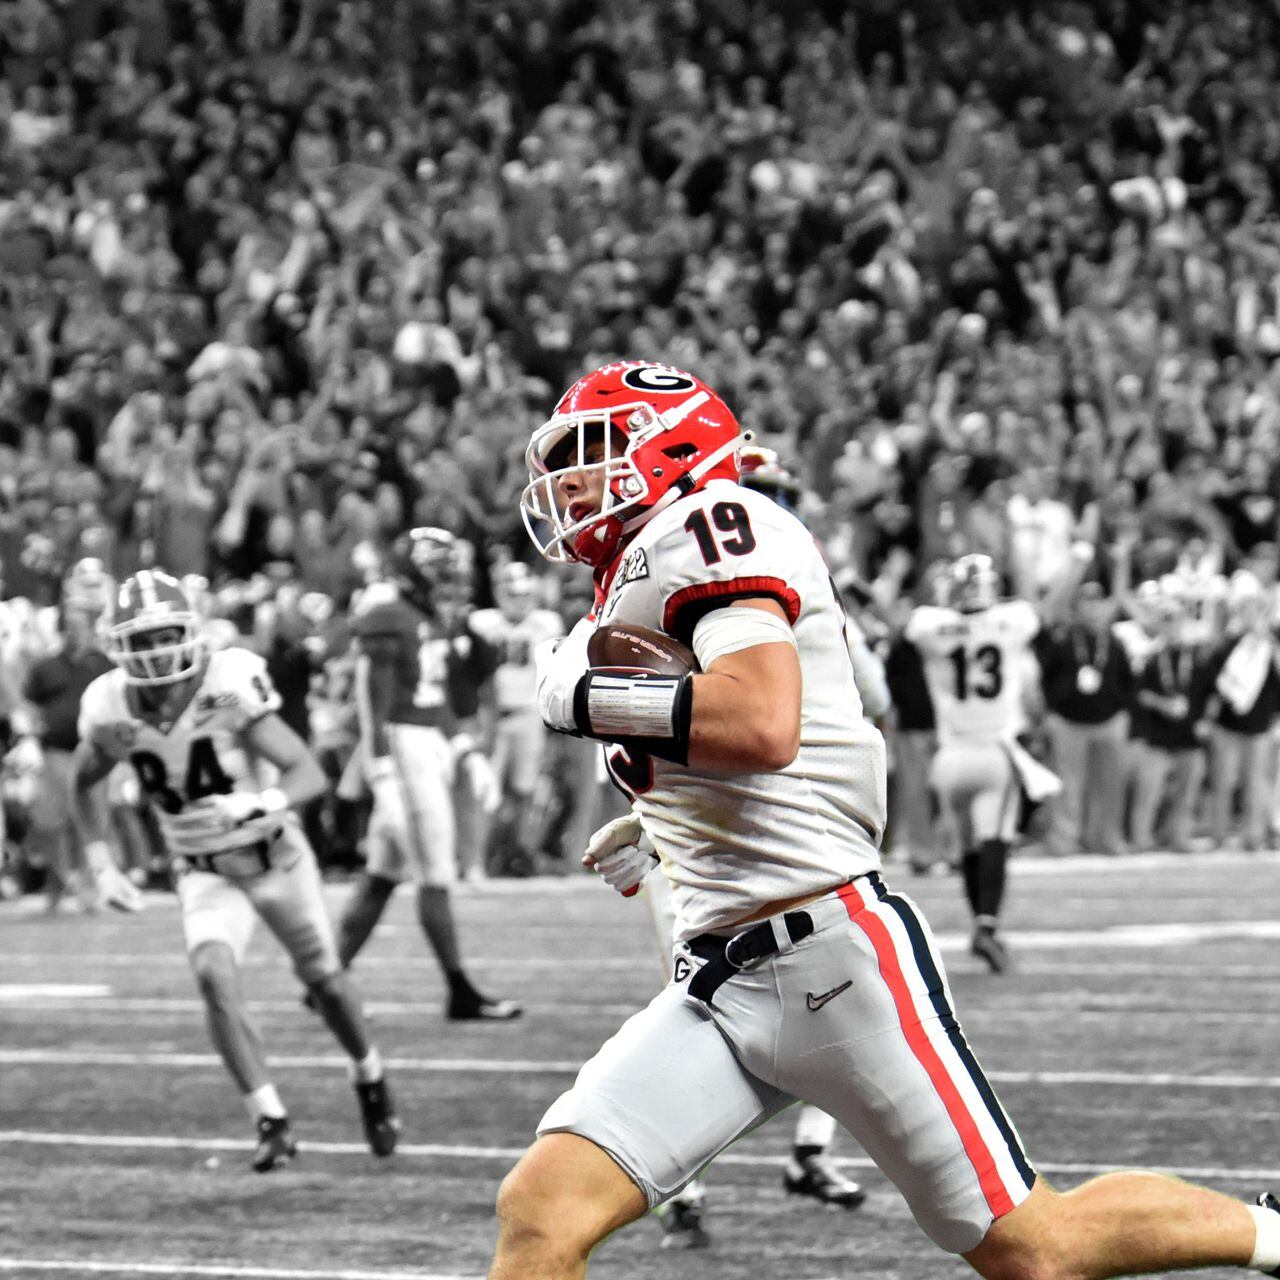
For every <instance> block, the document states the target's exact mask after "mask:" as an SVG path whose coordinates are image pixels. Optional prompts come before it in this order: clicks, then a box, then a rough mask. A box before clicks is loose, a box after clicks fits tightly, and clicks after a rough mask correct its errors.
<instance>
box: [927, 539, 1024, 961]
mask: <svg viewBox="0 0 1280 1280" xmlns="http://www.w3.org/2000/svg"><path fill="white" fill-rule="evenodd" d="M946 598H947V603H946V604H944V605H920V606H918V607H917V608H916V609H915V610H914V611H913V612H912V614H911V618H910V620H909V622H908V623H907V631H906V635H907V639H908V640H910V641H911V642H912V643H913V644H914V645H916V647H917V648H918V649H919V650H920V652H921V654H922V655H923V657H924V662H925V677H926V679H927V680H928V683H929V695H930V697H931V698H932V700H933V705H934V709H935V713H936V717H937V727H938V750H937V754H936V755H935V756H934V757H933V762H932V764H931V766H930V770H929V783H930V786H932V787H933V789H934V791H935V792H936V793H937V795H938V798H939V802H940V803H941V804H942V805H943V806H944V807H945V808H947V809H949V810H950V811H951V814H952V815H953V818H954V821H955V824H956V827H957V830H958V832H959V838H960V849H961V855H960V857H961V872H962V875H963V878H964V887H965V896H966V898H967V899H968V903H969V909H970V910H971V911H972V913H973V936H972V939H971V942H970V949H971V950H972V952H973V954H974V955H976V956H980V957H981V958H982V959H983V960H984V961H985V962H986V963H987V965H988V966H989V967H990V968H991V969H992V971H993V972H996V973H999V972H1001V971H1003V970H1004V969H1005V968H1007V967H1008V963H1009V957H1008V952H1007V950H1006V948H1005V945H1004V942H1003V940H1002V939H1001V938H1000V937H999V934H998V932H997V928H998V923H999V917H1000V907H1001V904H1002V902H1003V900H1004V887H1005V864H1006V863H1007V861H1008V857H1009V848H1010V845H1011V844H1012V842H1013V838H1014V836H1015V834H1016V833H1017V830H1018V822H1019V812H1020V806H1021V797H1020V782H1019V773H1018V770H1017V769H1016V768H1015V756H1016V755H1017V752H1016V751H1015V748H1016V747H1017V741H1016V740H1017V736H1018V734H1019V733H1020V732H1021V731H1022V729H1023V727H1024V724H1025V711H1024V695H1025V689H1024V685H1025V681H1026V679H1027V676H1028V672H1029V669H1030V661H1029V659H1030V646H1031V641H1032V640H1033V639H1034V638H1035V636H1036V633H1037V632H1038V631H1039V630H1040V619H1039V616H1038V615H1037V613H1036V610H1035V609H1034V608H1033V607H1032V606H1031V605H1030V604H1029V603H1027V601H1025V600H1001V599H1000V577H999V574H997V572H996V569H995V566H994V565H993V564H992V562H991V559H990V557H989V556H985V555H966V556H961V557H960V558H959V559H958V560H957V561H955V563H954V564H953V565H952V566H951V570H950V573H949V575H948V587H947V595H946ZM1021 755H1022V756H1023V757H1025V752H1024V753H1021ZM1031 763H1034V762H1031ZM1019 764H1022V765H1025V761H1023V760H1022V759H1021V758H1020V759H1019ZM1047 772H1048V771H1047V770H1045V771H1044V773H1046V774H1047Z"/></svg>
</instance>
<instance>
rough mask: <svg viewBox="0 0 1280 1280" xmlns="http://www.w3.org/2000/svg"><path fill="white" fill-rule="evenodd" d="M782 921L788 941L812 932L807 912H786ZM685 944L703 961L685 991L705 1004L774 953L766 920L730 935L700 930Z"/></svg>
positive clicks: (775, 945) (774, 943)
mask: <svg viewBox="0 0 1280 1280" xmlns="http://www.w3.org/2000/svg"><path fill="white" fill-rule="evenodd" d="M782 923H783V924H784V925H785V926H786V930H787V936H788V937H789V938H790V939H791V941H792V942H800V941H801V940H802V939H804V938H807V937H808V936H809V935H810V934H811V933H812V932H813V917H812V916H811V915H810V914H809V913H808V912H807V911H788V912H787V914H786V915H784V916H783V917H782ZM686 945H687V946H688V948H689V950H690V951H692V952H693V954H694V955H695V956H697V957H698V959H699V960H703V961H705V962H706V963H704V964H703V966H702V968H700V969H699V970H698V972H697V973H695V974H694V975H693V977H692V978H691V979H690V980H689V994H690V995H691V996H696V997H697V998H698V999H699V1000H702V1001H704V1002H705V1003H706V1004H710V1003H711V997H712V996H713V995H715V993H716V992H717V991H718V990H719V988H720V987H721V986H723V985H724V983H726V982H728V980H729V979H730V978H732V977H733V975H734V974H735V973H738V972H740V971H741V970H743V969H745V968H746V967H747V966H748V965H752V964H757V963H759V961H761V960H767V959H768V958H769V957H770V956H772V955H776V954H777V952H778V939H777V938H776V937H775V936H774V932H773V925H772V924H771V923H770V922H769V921H768V920H765V921H762V922H761V923H760V924H753V925H752V926H751V928H750V929H747V930H745V931H744V932H742V933H736V934H734V935H733V937H732V938H721V937H719V936H718V935H716V934H714V933H700V934H699V935H698V936H697V937H696V938H690V939H689V941H688V943H687V944H686Z"/></svg>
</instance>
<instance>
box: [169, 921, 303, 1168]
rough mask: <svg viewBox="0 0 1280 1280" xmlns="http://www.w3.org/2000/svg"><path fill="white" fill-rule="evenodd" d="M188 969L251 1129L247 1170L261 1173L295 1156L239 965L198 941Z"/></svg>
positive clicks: (218, 946) (224, 949)
mask: <svg viewBox="0 0 1280 1280" xmlns="http://www.w3.org/2000/svg"><path fill="white" fill-rule="evenodd" d="M191 971H192V973H194V974H195V979H196V986H197V987H198V988H199V989H200V995H201V998H202V999H203V1000H204V1007H205V1020H206V1023H207V1024H208V1027H209V1038H210V1039H211V1040H212V1041H213V1047H214V1048H215V1049H216V1050H217V1051H218V1055H219V1057H221V1059H222V1061H223V1063H224V1064H225V1066H226V1068H227V1070H228V1071H229V1072H230V1073H231V1078H232V1079H233V1080H234V1081H235V1082H236V1084H237V1085H238V1086H239V1088H240V1092H241V1094H243V1095H244V1100H245V1106H246V1107H247V1108H248V1110H249V1116H250V1118H251V1119H252V1120H253V1122H254V1125H255V1127H256V1130H257V1146H256V1149H255V1150H254V1154H253V1168H254V1169H255V1170H256V1171H257V1172H258V1173H267V1172H269V1171H270V1170H272V1169H278V1168H280V1166H281V1165H285V1164H288V1163H289V1161H290V1160H292V1159H293V1157H294V1156H295V1155H297V1151H298V1148H297V1145H296V1143H295V1142H294V1140H293V1134H292V1132H291V1131H290V1128H289V1117H288V1115H287V1113H286V1112H285V1108H284V1103H283V1102H282V1101H281V1100H280V1095H279V1093H278V1092H277V1091H276V1087H275V1085H273V1084H272V1083H271V1080H270V1077H269V1076H268V1074H267V1063H266V1057H265V1054H264V1053H263V1048H262V1037H261V1035H259V1033H258V1029H257V1027H255V1026H254V1025H253V1022H252V1021H251V1020H250V1018H249V1015H248V1012H247V1011H246V1009H245V1005H244V997H243V996H242V995H241V991H240V969H239V966H238V965H237V964H236V959H235V954H234V953H233V952H232V950H231V948H230V947H229V946H228V945H227V944H226V943H225V942H203V943H201V944H200V945H199V946H198V947H196V948H195V950H194V951H192V953H191Z"/></svg>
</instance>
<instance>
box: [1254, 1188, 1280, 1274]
mask: <svg viewBox="0 0 1280 1280" xmlns="http://www.w3.org/2000/svg"><path fill="white" fill-rule="evenodd" d="M1254 1203H1255V1204H1256V1205H1257V1206H1258V1207H1259V1208H1260V1209H1270V1210H1271V1212H1272V1213H1280V1200H1278V1199H1276V1197H1275V1196H1273V1195H1272V1194H1271V1192H1270V1191H1264V1192H1262V1193H1261V1195H1259V1196H1258V1198H1257V1200H1255V1201H1254ZM1263 1275H1268V1276H1280V1267H1277V1268H1276V1269H1275V1270H1274V1271H1264V1272H1263Z"/></svg>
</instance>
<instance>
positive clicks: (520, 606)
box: [471, 560, 564, 875]
mask: <svg viewBox="0 0 1280 1280" xmlns="http://www.w3.org/2000/svg"><path fill="white" fill-rule="evenodd" d="M493 594H494V598H495V600H496V601H497V607H496V608H492V609H479V610H477V611H476V612H475V613H474V614H473V615H472V617H471V626H472V629H473V630H474V631H475V632H476V633H477V634H478V635H480V636H482V637H483V638H484V639H485V640H487V641H488V643H489V644H490V645H491V646H492V647H493V649H494V650H495V651H496V654H497V662H498V665H497V669H496V671H495V672H494V676H493V699H494V716H495V721H494V727H493V752H492V756H491V763H492V765H493V771H494V773H495V774H496V775H497V780H498V784H499V786H500V788H501V797H502V798H501V803H500V808H499V809H498V813H497V817H496V820H495V822H494V830H493V834H492V838H491V840H490V857H491V858H492V859H493V860H494V867H493V870H494V871H495V873H497V874H506V875H510V874H524V875H528V874H531V873H532V872H533V871H535V870H536V869H537V851H538V848H537V846H538V837H539V835H540V834H541V833H540V832H539V831H537V830H535V829H534V827H535V825H536V824H534V823H532V822H531V821H530V816H531V815H532V814H533V813H534V793H535V791H536V789H537V787H538V783H539V780H540V778H541V774H542V766H543V760H544V758H545V755H546V746H547V729H546V726H545V725H543V723H542V717H541V716H539V715H538V702H537V696H536V693H535V684H534V669H533V651H534V649H535V648H536V647H537V646H538V645H539V644H541V643H542V641H543V640H549V639H551V638H552V637H554V636H558V635H563V634H564V625H563V623H562V622H561V620H560V617H559V615H558V614H556V613H554V612H552V610H550V609H544V608H542V607H540V605H539V600H538V579H537V578H535V577H534V575H533V573H532V572H531V571H530V569H529V567H528V566H527V565H525V564H523V563H522V562H521V561H519V560H510V561H508V562H507V563H506V564H503V565H501V566H500V567H499V568H498V569H497V571H496V572H495V573H494V576H493ZM560 866H561V869H563V864H560Z"/></svg>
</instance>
